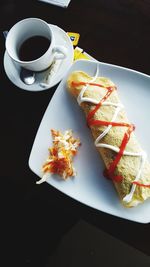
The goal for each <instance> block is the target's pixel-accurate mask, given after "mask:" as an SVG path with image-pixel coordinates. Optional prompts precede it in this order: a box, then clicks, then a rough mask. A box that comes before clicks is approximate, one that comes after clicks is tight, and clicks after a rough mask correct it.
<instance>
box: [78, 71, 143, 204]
mask: <svg viewBox="0 0 150 267" xmlns="http://www.w3.org/2000/svg"><path fill="white" fill-rule="evenodd" d="M97 77H98V66H97V69H96V74H95V76H94V77H93V79H92V80H91V81H90V82H94V81H95V80H96V79H97ZM88 87H89V85H88V84H87V85H85V86H83V88H82V90H81V92H80V94H79V96H78V98H77V102H78V104H79V105H81V103H82V102H90V103H92V104H98V103H99V101H100V100H96V99H93V98H90V97H89V98H88V97H84V93H85V91H86V90H87V88H88ZM102 88H103V87H102ZM103 89H104V88H103ZM102 105H103V106H113V107H115V108H116V110H115V112H114V115H113V117H112V120H111V122H115V121H116V118H117V116H118V114H119V112H120V111H121V109H123V108H124V106H123V105H122V104H121V103H112V102H109V101H104V103H102ZM111 127H112V125H109V126H107V128H106V129H105V130H104V131H103V133H101V134H100V135H99V136H98V137H97V139H96V140H95V146H96V147H104V148H108V149H111V150H113V151H115V152H116V153H118V152H119V151H120V149H119V148H118V147H116V146H112V145H108V144H104V143H99V142H100V140H101V139H102V138H103V137H104V136H106V134H107V133H108V132H109V130H110V129H111ZM123 155H124V156H133V157H140V158H141V161H140V166H139V169H138V171H137V175H136V177H135V180H134V181H136V182H137V181H138V180H139V179H140V177H141V174H142V171H143V168H144V164H145V161H146V153H145V152H144V151H140V152H128V151H126V150H124V152H123ZM135 189H136V184H132V187H131V190H130V193H129V194H127V195H126V196H125V197H124V198H123V201H124V202H126V203H129V202H130V201H131V200H132V197H133V194H134V192H135Z"/></svg>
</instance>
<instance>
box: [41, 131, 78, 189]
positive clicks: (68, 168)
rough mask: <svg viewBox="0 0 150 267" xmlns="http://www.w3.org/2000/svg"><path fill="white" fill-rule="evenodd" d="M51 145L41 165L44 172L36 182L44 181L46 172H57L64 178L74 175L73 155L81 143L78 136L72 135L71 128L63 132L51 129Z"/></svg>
mask: <svg viewBox="0 0 150 267" xmlns="http://www.w3.org/2000/svg"><path fill="white" fill-rule="evenodd" d="M51 134H52V138H53V146H52V147H50V148H49V149H48V150H49V156H48V159H47V160H46V162H45V163H44V165H43V167H42V172H43V173H44V175H43V177H42V179H41V180H39V181H37V182H36V183H37V184H41V183H42V182H45V181H46V179H47V178H46V177H47V176H46V175H45V174H47V173H51V174H58V175H59V176H61V177H62V178H63V179H64V180H66V179H67V178H68V177H71V176H75V175H76V171H75V169H74V167H73V157H74V156H75V155H76V154H77V148H78V147H79V146H80V145H81V142H80V140H79V138H78V139H77V138H75V137H73V134H72V130H66V131H65V132H64V134H63V133H61V132H60V131H56V130H53V129H52V130H51Z"/></svg>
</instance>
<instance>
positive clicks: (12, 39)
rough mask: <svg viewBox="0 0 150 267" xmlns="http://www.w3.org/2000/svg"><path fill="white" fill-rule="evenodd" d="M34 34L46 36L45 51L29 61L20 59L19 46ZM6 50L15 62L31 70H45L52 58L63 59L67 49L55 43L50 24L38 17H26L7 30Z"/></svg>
mask: <svg viewBox="0 0 150 267" xmlns="http://www.w3.org/2000/svg"><path fill="white" fill-rule="evenodd" d="M34 36H42V37H46V38H47V39H48V40H49V41H50V43H49V47H48V49H47V51H45V53H44V54H43V55H41V56H40V57H39V58H36V59H33V60H29V61H26V60H21V59H20V57H19V51H20V48H21V46H22V45H23V43H24V42H25V41H26V40H27V39H29V38H31V37H34ZM35 49H37V47H35ZM6 50H7V53H8V54H9V56H10V58H11V59H12V60H13V61H15V63H16V64H18V65H19V66H20V67H24V68H26V69H28V70H32V71H42V70H45V69H47V68H48V67H49V66H50V65H51V64H52V62H53V61H54V60H57V59H64V58H65V57H66V56H67V49H66V48H65V47H64V46H62V45H61V46H59V45H56V44H55V37H54V34H53V32H52V30H51V28H50V25H49V24H48V23H47V22H45V21H43V20H41V19H39V18H27V19H24V20H21V21H19V22H17V23H16V24H15V25H14V26H13V27H12V28H11V29H10V30H9V32H8V35H7V38H6Z"/></svg>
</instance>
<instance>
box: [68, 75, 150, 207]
mask: <svg viewBox="0 0 150 267" xmlns="http://www.w3.org/2000/svg"><path fill="white" fill-rule="evenodd" d="M67 87H68V90H69V92H70V93H71V94H72V95H73V96H74V97H75V98H76V99H77V101H78V104H79V105H80V106H81V108H82V109H83V111H84V113H85V115H86V118H88V117H89V120H88V122H89V127H90V129H91V132H92V135H93V137H94V140H95V145H96V147H97V149H98V151H99V153H100V155H101V157H102V159H103V161H104V163H105V166H106V170H107V171H106V173H107V176H109V178H110V179H111V180H112V182H113V184H114V186H115V188H116V190H117V192H118V194H119V197H120V200H121V202H122V204H123V205H124V206H125V207H133V206H136V205H138V204H139V203H141V202H143V201H145V200H146V199H147V198H149V197H150V163H149V162H148V160H147V156H146V153H145V151H143V150H142V148H141V146H140V144H139V142H138V140H137V138H136V136H135V134H134V132H133V130H134V126H133V125H132V124H130V122H129V120H128V118H127V115H126V112H125V109H124V107H123V104H122V103H121V101H120V99H119V96H118V92H117V90H116V89H117V88H116V86H115V84H114V83H113V82H112V81H111V80H110V79H108V78H105V77H90V76H89V75H88V74H86V73H84V72H82V71H75V72H72V73H71V74H70V76H69V77H68V81H67ZM111 89H113V90H111ZM109 90H110V91H111V92H110V94H109V93H108V92H109ZM106 95H107V98H106ZM100 102H101V104H100V105H99V103H100ZM94 110H95V112H93V111H94ZM92 112H93V115H92V116H91V114H92ZM89 114H90V116H89ZM92 121H94V122H95V123H92ZM99 121H100V122H101V123H99ZM96 122H97V123H96ZM103 122H105V123H103ZM110 122H111V123H112V124H111V123H110ZM114 122H115V123H116V125H113V123H114ZM115 123H114V124H115ZM119 123H120V126H119V125H118V124H119ZM121 124H123V126H122V125H121ZM124 139H125V140H126V145H125V147H124V150H123V151H122V152H123V153H122V155H121V147H123V140H124ZM125 140H124V142H125ZM119 155H121V156H120V159H119V160H118V163H117V164H116V166H115V168H114V169H113V166H112V165H113V163H114V161H115V160H116V158H117V157H119ZM111 167H112V168H111ZM110 169H112V170H113V173H112V172H110ZM112 170H111V171H112Z"/></svg>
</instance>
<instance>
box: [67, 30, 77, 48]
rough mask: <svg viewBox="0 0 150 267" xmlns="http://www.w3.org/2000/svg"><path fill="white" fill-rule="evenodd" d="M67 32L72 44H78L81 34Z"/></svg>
mask: <svg viewBox="0 0 150 267" xmlns="http://www.w3.org/2000/svg"><path fill="white" fill-rule="evenodd" d="M67 34H68V36H69V37H70V40H71V41H72V44H73V45H74V46H76V45H77V44H78V42H79V38H80V34H79V33H76V32H67Z"/></svg>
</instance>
